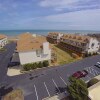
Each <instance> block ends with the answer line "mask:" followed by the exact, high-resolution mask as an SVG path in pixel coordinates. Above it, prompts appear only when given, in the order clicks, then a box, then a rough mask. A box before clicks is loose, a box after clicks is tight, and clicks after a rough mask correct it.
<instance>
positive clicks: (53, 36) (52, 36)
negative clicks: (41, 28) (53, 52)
mask: <svg viewBox="0 0 100 100" xmlns="http://www.w3.org/2000/svg"><path fill="white" fill-rule="evenodd" d="M62 36H63V34H62V33H58V32H51V33H49V34H48V35H47V40H48V41H49V42H50V43H54V44H58V43H59V42H60V38H61V37H62Z"/></svg>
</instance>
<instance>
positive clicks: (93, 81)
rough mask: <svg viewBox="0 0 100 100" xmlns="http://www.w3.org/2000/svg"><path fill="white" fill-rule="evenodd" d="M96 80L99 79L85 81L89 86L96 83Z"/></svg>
mask: <svg viewBox="0 0 100 100" xmlns="http://www.w3.org/2000/svg"><path fill="white" fill-rule="evenodd" d="M97 82H99V80H98V79H96V78H93V79H91V80H90V81H89V82H88V83H87V86H88V87H90V86H92V85H94V84H96V83H97Z"/></svg>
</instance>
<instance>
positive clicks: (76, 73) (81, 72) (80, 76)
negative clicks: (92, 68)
mask: <svg viewBox="0 0 100 100" xmlns="http://www.w3.org/2000/svg"><path fill="white" fill-rule="evenodd" d="M87 74H88V72H87V71H86V70H82V71H77V72H75V73H74V74H73V75H72V76H73V77H75V78H82V77H85V76H86V75H87Z"/></svg>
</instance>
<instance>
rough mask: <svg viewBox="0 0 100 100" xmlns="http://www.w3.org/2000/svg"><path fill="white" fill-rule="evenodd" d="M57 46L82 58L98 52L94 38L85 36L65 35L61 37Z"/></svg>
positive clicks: (97, 45)
mask: <svg viewBox="0 0 100 100" xmlns="http://www.w3.org/2000/svg"><path fill="white" fill-rule="evenodd" d="M59 46H60V47H61V48H63V49H65V50H69V51H72V52H73V53H76V54H79V55H80V56H84V55H85V54H93V53H97V52H98V50H99V41H98V40H97V39H96V38H93V37H89V36H85V35H75V34H65V35H63V36H62V37H61V40H60V43H59Z"/></svg>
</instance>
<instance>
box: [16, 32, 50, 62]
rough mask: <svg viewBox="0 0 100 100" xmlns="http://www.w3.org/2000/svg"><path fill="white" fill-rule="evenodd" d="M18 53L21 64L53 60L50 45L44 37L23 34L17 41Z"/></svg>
mask: <svg viewBox="0 0 100 100" xmlns="http://www.w3.org/2000/svg"><path fill="white" fill-rule="evenodd" d="M17 51H18V53H19V59H20V63H21V64H27V63H33V62H39V61H44V60H48V61H50V60H51V49H50V45H49V42H47V41H46V38H45V37H43V36H36V35H32V34H30V33H24V34H21V35H20V36H19V40H18V41H17Z"/></svg>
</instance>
